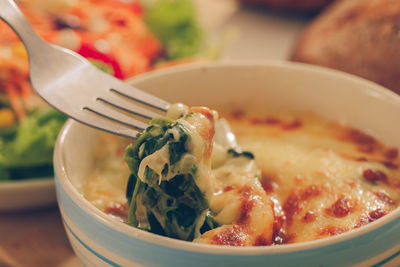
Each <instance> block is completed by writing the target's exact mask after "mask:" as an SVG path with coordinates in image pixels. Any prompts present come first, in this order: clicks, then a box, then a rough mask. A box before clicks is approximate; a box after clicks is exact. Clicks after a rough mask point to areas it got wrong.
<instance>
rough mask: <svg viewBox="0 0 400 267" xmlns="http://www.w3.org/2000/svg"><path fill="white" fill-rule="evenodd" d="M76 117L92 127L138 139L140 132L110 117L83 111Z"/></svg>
mask: <svg viewBox="0 0 400 267" xmlns="http://www.w3.org/2000/svg"><path fill="white" fill-rule="evenodd" d="M74 119H75V120H77V121H79V122H80V123H83V124H85V125H88V126H90V127H93V128H96V129H99V130H102V131H106V132H109V133H111V134H117V135H119V136H122V137H126V138H130V139H136V137H137V134H138V133H139V131H137V130H134V129H131V128H128V127H126V126H122V125H120V124H118V123H116V122H114V121H111V120H109V119H106V118H102V117H99V116H98V115H96V114H94V113H92V112H82V113H81V114H80V116H79V118H78V117H77V118H74Z"/></svg>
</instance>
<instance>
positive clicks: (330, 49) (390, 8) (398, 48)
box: [292, 0, 400, 93]
mask: <svg viewBox="0 0 400 267" xmlns="http://www.w3.org/2000/svg"><path fill="white" fill-rule="evenodd" d="M292 60H294V61H301V62H307V63H312V64H318V65H323V66H327V67H331V68H335V69H339V70H343V71H346V72H349V73H353V74H356V75H359V76H361V77H364V78H367V79H369V80H372V81H375V82H377V83H380V84H382V85H384V86H386V87H388V88H390V89H392V90H393V91H395V92H397V93H400V0H339V1H338V2H335V3H334V4H332V6H330V7H328V8H327V10H325V11H324V12H323V13H322V14H321V15H320V16H319V17H317V18H316V19H315V20H314V21H313V22H312V23H311V25H310V26H309V27H308V28H307V29H306V30H305V32H304V33H303V34H302V36H301V37H300V39H299V41H298V43H297V45H296V46H295V48H294V51H293V54H292Z"/></svg>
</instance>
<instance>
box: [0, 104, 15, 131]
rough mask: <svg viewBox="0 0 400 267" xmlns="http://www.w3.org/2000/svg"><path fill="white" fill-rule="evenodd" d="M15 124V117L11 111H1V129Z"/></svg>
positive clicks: (4, 109) (5, 109)
mask: <svg viewBox="0 0 400 267" xmlns="http://www.w3.org/2000/svg"><path fill="white" fill-rule="evenodd" d="M14 123H15V116H14V113H13V112H12V111H11V109H8V108H3V109H0V128H6V127H9V126H12V125H13V124H14Z"/></svg>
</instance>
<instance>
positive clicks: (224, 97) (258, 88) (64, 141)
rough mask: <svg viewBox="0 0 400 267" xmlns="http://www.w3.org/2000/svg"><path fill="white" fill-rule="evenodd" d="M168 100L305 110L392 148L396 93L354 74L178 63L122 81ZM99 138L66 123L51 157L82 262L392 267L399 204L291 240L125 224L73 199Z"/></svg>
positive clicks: (397, 258) (398, 248)
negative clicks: (208, 239) (358, 222)
mask: <svg viewBox="0 0 400 267" xmlns="http://www.w3.org/2000/svg"><path fill="white" fill-rule="evenodd" d="M129 82H130V83H131V84H132V85H134V86H136V87H137V88H141V89H142V90H145V91H147V92H149V93H151V94H154V95H157V96H158V97H160V98H163V99H165V100H166V101H169V102H171V103H174V102H177V101H179V102H184V103H186V104H189V105H207V106H210V107H212V108H216V109H218V110H226V109H229V108H230V107H232V106H235V107H239V108H249V107H265V106H268V107H271V108H275V109H290V110H293V111H303V110H312V111H314V112H316V113H318V114H320V115H321V116H323V117H326V118H328V119H334V120H337V121H344V122H347V123H349V124H351V125H354V126H355V127H358V128H360V129H363V130H365V131H366V132H368V133H369V134H371V135H372V136H374V137H377V138H379V139H380V140H382V141H384V142H385V143H387V144H390V145H392V146H395V147H400V140H399V139H398V136H399V135H400V127H398V126H396V125H398V124H397V121H398V118H399V117H400V97H399V96H397V95H396V94H394V93H392V92H390V91H388V90H386V89H384V88H382V87H380V86H379V85H376V84H374V83H372V82H369V81H366V80H363V79H361V78H358V77H355V76H352V75H348V74H345V73H342V72H338V71H334V70H330V69H326V68H321V67H315V66H310V65H305V64H299V63H288V62H262V63H261V62H250V63H218V64H209V65H187V66H181V67H176V68H170V69H165V70H159V71H155V72H152V73H148V74H144V75H141V76H138V77H135V78H134V79H132V80H130V81H129ZM98 138H99V133H98V132H97V131H96V130H94V129H91V128H88V127H86V126H84V125H81V124H79V123H76V122H74V121H72V120H70V121H68V122H67V123H66V125H65V126H64V128H63V130H62V131H61V133H60V135H59V137H58V141H57V144H56V149H55V153H54V166H55V174H56V175H55V176H56V178H55V182H56V191H57V199H58V204H59V207H60V211H61V214H62V218H63V223H64V226H65V230H66V232H67V235H68V238H69V240H70V243H71V244H72V247H73V248H74V251H75V252H76V254H77V256H78V257H79V259H80V260H81V261H82V262H83V264H84V265H85V266H245V265H247V266H267V265H268V266H398V265H399V263H400V243H399V240H400V208H397V209H395V210H394V211H392V212H391V213H389V214H387V215H386V216H384V217H383V218H381V219H379V220H377V221H374V222H372V223H369V224H368V225H365V226H363V227H360V228H358V229H354V230H351V231H349V232H346V233H343V234H339V235H336V236H332V237H328V238H324V239H319V240H314V241H307V242H303V243H296V244H285V245H272V246H261V247H228V246H215V245H205V244H196V243H191V242H186V241H180V240H176V239H171V238H167V237H163V236H158V235H155V234H152V233H149V232H145V231H142V230H139V229H136V228H134V227H131V226H129V225H127V224H125V223H123V222H121V221H118V220H116V219H115V218H113V217H111V216H109V215H107V214H105V213H103V212H102V211H100V210H99V209H97V208H96V207H95V206H94V205H92V204H91V203H90V202H89V201H87V200H86V199H85V198H84V197H83V195H82V191H81V189H82V186H83V184H84V182H85V178H86V177H87V176H88V175H89V173H90V171H91V168H92V165H93V148H94V147H95V146H96V143H97V140H98Z"/></svg>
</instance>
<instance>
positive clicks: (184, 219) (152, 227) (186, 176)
mask: <svg viewBox="0 0 400 267" xmlns="http://www.w3.org/2000/svg"><path fill="white" fill-rule="evenodd" d="M189 142H190V134H189V132H188V130H187V129H186V128H185V126H184V125H183V124H181V123H179V122H174V121H171V120H168V119H153V120H152V121H151V122H150V126H149V127H148V128H147V129H146V131H145V132H143V133H142V134H140V135H139V136H138V139H137V141H136V143H135V145H130V146H128V147H127V149H126V151H125V156H124V160H125V161H126V162H127V164H128V166H129V168H130V170H131V172H132V174H131V176H130V178H129V181H128V184H127V190H126V196H127V198H128V200H129V215H128V223H129V224H131V225H133V226H135V227H138V228H140V229H143V230H146V231H149V232H152V233H156V234H160V235H165V236H169V237H173V238H178V239H182V240H193V239H194V238H195V237H197V236H198V235H200V228H202V229H212V228H213V227H216V224H215V223H213V221H212V219H210V217H207V213H208V211H209V207H208V202H207V200H206V198H205V197H204V194H203V193H202V192H201V190H200V189H199V187H198V186H197V185H196V177H197V175H198V172H197V166H196V164H195V161H194V162H193V165H192V166H190V167H189V168H188V166H184V167H183V165H184V164H180V163H181V161H182V160H183V158H184V157H185V155H186V154H190V151H189V146H188V143H189ZM164 147H166V148H167V151H168V153H169V157H168V159H166V161H167V162H165V163H164V166H163V167H162V170H161V172H160V173H158V172H157V171H156V170H154V169H152V168H150V167H149V166H145V169H144V172H143V173H144V174H143V176H144V177H139V166H140V164H141V162H142V160H143V159H145V158H146V157H147V156H150V155H152V154H154V153H157V152H159V151H160V150H161V149H163V148H164ZM160 176H162V177H160ZM209 216H210V215H209ZM206 218H208V219H206ZM205 224H206V226H204V227H203V225H205Z"/></svg>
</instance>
